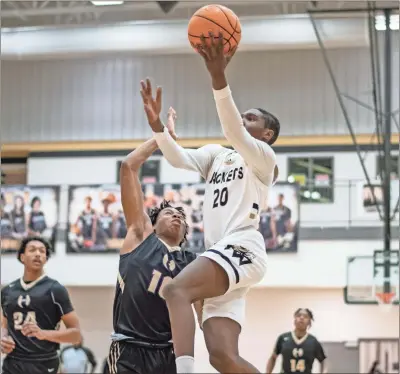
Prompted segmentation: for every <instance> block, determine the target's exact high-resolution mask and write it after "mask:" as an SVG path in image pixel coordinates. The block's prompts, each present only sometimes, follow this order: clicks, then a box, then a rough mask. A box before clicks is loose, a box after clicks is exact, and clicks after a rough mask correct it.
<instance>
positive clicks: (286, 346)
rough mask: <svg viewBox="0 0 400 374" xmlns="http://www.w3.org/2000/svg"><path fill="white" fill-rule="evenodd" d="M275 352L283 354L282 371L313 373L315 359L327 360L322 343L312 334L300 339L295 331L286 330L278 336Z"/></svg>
mask: <svg viewBox="0 0 400 374" xmlns="http://www.w3.org/2000/svg"><path fill="white" fill-rule="evenodd" d="M275 353H276V354H277V355H280V354H281V355H282V370H281V373H284V374H290V373H302V374H311V373H312V367H313V364H314V360H315V359H317V360H318V361H319V362H322V361H324V360H325V358H326V356H325V352H324V349H323V348H322V345H321V343H320V342H319V341H318V340H317V338H316V337H315V336H313V335H311V334H306V335H305V336H303V337H302V338H301V339H298V338H297V337H296V335H295V334H294V332H286V333H284V334H282V335H280V336H279V337H278V340H277V342H276V346H275Z"/></svg>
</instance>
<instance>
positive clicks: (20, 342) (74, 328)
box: [1, 237, 82, 374]
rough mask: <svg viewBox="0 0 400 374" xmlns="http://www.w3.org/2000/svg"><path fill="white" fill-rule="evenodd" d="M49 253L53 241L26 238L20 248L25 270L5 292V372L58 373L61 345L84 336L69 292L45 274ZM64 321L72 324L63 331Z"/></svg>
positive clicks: (2, 336) (20, 256)
mask: <svg viewBox="0 0 400 374" xmlns="http://www.w3.org/2000/svg"><path fill="white" fill-rule="evenodd" d="M49 257H50V244H49V243H48V242H47V241H45V240H44V239H42V238H40V237H31V238H27V239H24V240H23V241H22V243H21V246H20V248H19V251H18V260H19V261H20V262H22V264H23V265H24V274H23V276H22V277H21V278H20V279H17V280H16V281H14V282H12V283H10V284H9V285H8V286H6V287H4V288H3V290H2V292H1V308H2V311H3V319H2V327H1V352H2V353H5V354H7V357H6V358H5V360H4V363H3V374H27V373H29V374H43V373H54V374H55V373H57V370H58V366H59V359H58V352H57V351H58V350H59V348H60V344H63V343H71V344H78V343H79V342H80V341H81V339H82V337H81V332H80V327H79V320H78V317H77V315H76V312H75V311H74V309H73V307H72V304H71V301H70V298H69V295H68V291H67V290H66V288H65V287H64V286H62V285H61V284H60V283H58V282H57V281H56V280H54V279H51V278H49V277H48V276H46V275H45V274H44V270H43V268H44V265H45V264H46V262H47V260H48V258H49ZM61 321H62V322H64V325H65V327H66V329H63V330H59V327H60V323H61Z"/></svg>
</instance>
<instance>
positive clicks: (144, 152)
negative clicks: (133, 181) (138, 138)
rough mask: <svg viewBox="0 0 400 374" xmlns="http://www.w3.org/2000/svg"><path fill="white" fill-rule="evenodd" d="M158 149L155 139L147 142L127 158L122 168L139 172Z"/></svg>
mask: <svg viewBox="0 0 400 374" xmlns="http://www.w3.org/2000/svg"><path fill="white" fill-rule="evenodd" d="M157 148H158V146H157V142H156V141H155V140H154V139H150V140H147V141H146V142H144V143H143V144H141V145H140V146H139V147H137V148H136V149H135V150H134V151H132V152H131V153H129V154H128V155H127V156H126V157H125V159H124V160H123V161H122V164H121V168H122V167H129V168H130V169H132V170H139V169H140V167H141V166H142V165H143V164H144V163H145V162H146V161H147V159H148V158H149V157H150V156H151V155H152V154H153V153H154V152H155V151H156V150H157Z"/></svg>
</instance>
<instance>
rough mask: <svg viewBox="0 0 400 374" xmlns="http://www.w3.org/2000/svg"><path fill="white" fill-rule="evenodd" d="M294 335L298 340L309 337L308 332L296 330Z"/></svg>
mask: <svg viewBox="0 0 400 374" xmlns="http://www.w3.org/2000/svg"><path fill="white" fill-rule="evenodd" d="M293 333H294V335H295V336H296V337H297V338H299V339H301V338H302V337H304V336H306V335H307V330H297V329H294V331H293Z"/></svg>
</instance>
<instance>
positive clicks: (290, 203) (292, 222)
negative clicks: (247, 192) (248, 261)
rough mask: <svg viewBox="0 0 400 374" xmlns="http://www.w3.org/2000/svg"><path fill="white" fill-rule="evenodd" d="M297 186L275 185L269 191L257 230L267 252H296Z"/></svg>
mask: <svg viewBox="0 0 400 374" xmlns="http://www.w3.org/2000/svg"><path fill="white" fill-rule="evenodd" d="M299 203H300V201H299V186H298V184H293V183H276V184H275V185H274V186H273V187H272V188H270V190H269V196H268V202H267V204H266V208H265V209H264V210H262V211H261V213H260V227H259V230H260V232H261V234H262V235H263V237H264V240H265V249H266V251H267V252H275V253H280V252H296V251H297V246H298V237H299V225H300V222H299V218H300V217H299V216H300V205H299Z"/></svg>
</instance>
